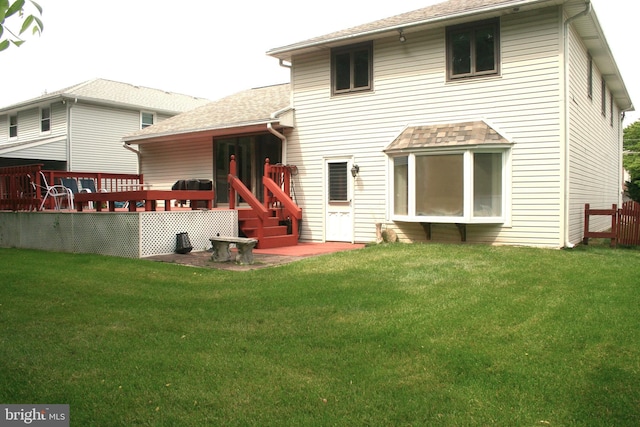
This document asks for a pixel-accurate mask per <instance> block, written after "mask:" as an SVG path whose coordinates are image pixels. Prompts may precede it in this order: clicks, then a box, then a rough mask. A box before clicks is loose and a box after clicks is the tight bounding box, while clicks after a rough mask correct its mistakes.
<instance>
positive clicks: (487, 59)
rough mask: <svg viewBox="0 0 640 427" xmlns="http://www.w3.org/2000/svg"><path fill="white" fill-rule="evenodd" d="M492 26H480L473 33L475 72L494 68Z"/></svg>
mask: <svg viewBox="0 0 640 427" xmlns="http://www.w3.org/2000/svg"><path fill="white" fill-rule="evenodd" d="M493 31H494V30H493V27H487V28H481V29H479V30H477V31H476V33H475V41H476V72H479V71H492V70H495V69H496V60H495V58H496V56H495V36H494V34H493Z"/></svg>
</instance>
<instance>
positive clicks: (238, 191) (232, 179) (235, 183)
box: [227, 156, 269, 240]
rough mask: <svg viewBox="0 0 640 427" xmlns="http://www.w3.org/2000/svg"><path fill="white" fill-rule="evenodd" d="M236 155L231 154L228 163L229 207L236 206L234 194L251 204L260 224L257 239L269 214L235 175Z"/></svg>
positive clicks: (233, 207)
mask: <svg viewBox="0 0 640 427" xmlns="http://www.w3.org/2000/svg"><path fill="white" fill-rule="evenodd" d="M236 174H237V169H236V156H231V162H230V163H229V175H227V182H228V183H229V209H235V208H236V195H239V196H240V197H242V198H243V199H244V200H245V201H246V202H247V203H248V204H249V206H251V209H252V210H253V212H254V213H255V214H256V216H257V217H258V220H259V221H260V226H259V227H258V236H257V237H258V240H260V239H261V238H263V237H264V221H265V219H266V218H267V216H268V215H269V211H268V210H267V208H266V207H264V206H263V204H262V203H260V200H258V199H257V198H256V196H254V195H253V193H252V192H251V191H250V190H249V189H248V188H247V187H246V186H245V185H244V184H243V183H242V181H240V179H238V177H237V176H236Z"/></svg>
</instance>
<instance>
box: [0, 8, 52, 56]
mask: <svg viewBox="0 0 640 427" xmlns="http://www.w3.org/2000/svg"><path fill="white" fill-rule="evenodd" d="M29 4H30V5H31V6H33V8H35V9H37V13H35V11H34V13H28V11H26V9H27V6H28V4H27V0H14V1H13V2H11V1H10V0H0V51H3V50H5V49H7V48H8V47H9V46H11V44H12V43H13V44H14V45H15V46H20V45H22V43H24V42H25V41H24V40H23V39H22V38H21V35H22V34H23V33H24V32H26V31H27V30H29V29H31V32H32V33H33V34H38V35H40V33H41V32H42V30H43V29H44V26H43V25H42V21H41V20H40V18H39V17H38V16H37V15H40V16H42V7H40V5H39V4H38V3H36V2H35V1H34V0H29ZM11 17H13V19H12V21H13V22H14V23H16V22H17V23H16V26H17V25H20V31H18V32H17V33H16V30H15V29H13V30H12V29H11V28H10V27H9V26H8V24H7V22H6V21H7V19H8V18H11ZM20 22H21V23H22V24H19V23H20Z"/></svg>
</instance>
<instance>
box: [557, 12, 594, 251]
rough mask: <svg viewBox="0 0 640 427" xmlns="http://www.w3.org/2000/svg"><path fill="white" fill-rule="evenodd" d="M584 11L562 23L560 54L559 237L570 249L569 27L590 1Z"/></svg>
mask: <svg viewBox="0 0 640 427" xmlns="http://www.w3.org/2000/svg"><path fill="white" fill-rule="evenodd" d="M585 6H586V7H585V9H584V10H583V11H582V12H579V13H577V14H576V15H573V16H571V17H569V18H567V19H566V21H564V34H563V35H564V38H563V52H562V57H563V65H564V70H563V79H562V86H563V95H564V102H562V107H561V108H562V109H563V113H562V116H563V123H562V124H561V128H564V132H563V133H564V144H563V145H562V147H561V150H560V157H561V159H560V163H561V164H562V165H563V167H562V168H561V169H560V170H561V172H560V179H561V181H562V184H561V192H562V199H563V205H562V215H561V217H562V222H561V224H560V229H561V232H560V233H561V236H562V240H564V247H567V248H572V247H574V246H575V245H574V244H573V243H571V241H570V239H569V216H570V214H569V212H570V208H571V204H570V202H569V200H570V198H569V192H570V185H569V166H570V161H569V155H570V153H569V140H570V137H571V129H570V126H569V120H570V117H569V116H570V113H569V110H570V105H569V100H570V90H569V89H570V88H569V77H570V76H569V74H570V73H569V25H570V24H571V23H572V22H573V21H575V20H576V19H578V18H582V17H583V16H586V15H588V14H589V13H591V1H590V0H585Z"/></svg>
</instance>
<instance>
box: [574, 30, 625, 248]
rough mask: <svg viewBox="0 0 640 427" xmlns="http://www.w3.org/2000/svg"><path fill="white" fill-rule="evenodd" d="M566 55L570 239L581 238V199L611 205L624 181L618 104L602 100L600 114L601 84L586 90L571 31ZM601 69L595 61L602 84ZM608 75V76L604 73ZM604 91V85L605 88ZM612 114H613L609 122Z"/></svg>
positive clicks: (602, 222) (585, 57)
mask: <svg viewBox="0 0 640 427" xmlns="http://www.w3.org/2000/svg"><path fill="white" fill-rule="evenodd" d="M569 59H570V76H571V78H570V82H571V83H570V86H569V92H570V99H571V102H570V109H569V115H570V118H569V130H570V138H569V143H570V149H569V170H568V175H567V177H568V182H569V189H568V191H569V194H568V195H569V198H570V200H571V203H570V205H569V224H568V226H569V239H570V241H571V242H572V243H578V242H580V241H581V240H582V237H583V236H582V234H583V227H584V205H585V203H589V204H590V205H591V206H592V207H593V208H599V209H603V208H610V207H611V205H612V204H614V203H615V204H617V203H620V195H621V191H622V188H621V184H622V176H621V173H622V172H621V171H622V164H621V157H620V156H621V154H620V153H621V150H622V142H621V135H622V129H621V124H620V120H619V114H620V110H619V109H618V107H617V106H616V105H615V103H614V104H613V112H611V111H610V107H609V104H610V103H609V101H607V102H606V104H605V105H606V106H607V108H606V115H604V116H603V114H602V107H601V106H602V94H603V92H602V91H601V90H600V88H599V87H596V89H595V90H594V91H593V95H592V99H591V98H589V97H588V96H587V87H588V82H589V77H588V70H589V65H588V64H589V62H588V61H589V54H588V52H587V50H586V48H585V46H584V45H583V44H582V43H581V41H580V39H579V37H578V36H577V35H576V33H575V32H573V31H571V33H570V38H569ZM601 78H602V74H601V72H600V70H598V68H597V66H596V65H595V63H594V64H593V81H594V82H597V83H596V84H597V85H598V86H600V84H599V83H600V81H601ZM605 81H606V76H605ZM604 93H606V94H607V97H609V96H610V93H609V92H608V91H606V92H604ZM610 114H613V115H614V120H613V126H611V117H610ZM590 225H591V229H592V230H593V231H601V230H605V229H607V228H608V227H610V226H611V220H610V218H607V217H603V216H595V217H593V218H592V219H591V220H590Z"/></svg>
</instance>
